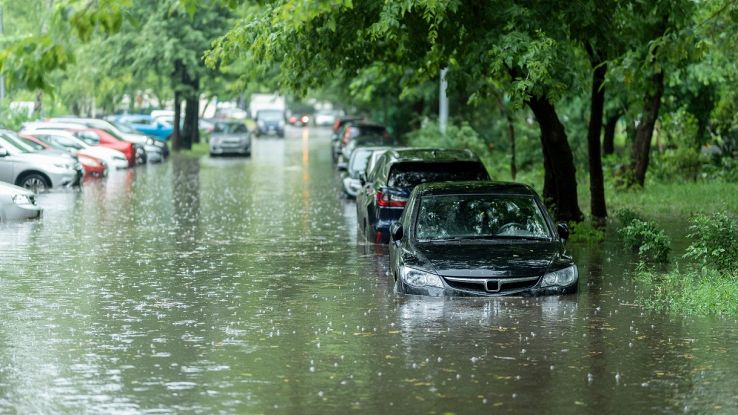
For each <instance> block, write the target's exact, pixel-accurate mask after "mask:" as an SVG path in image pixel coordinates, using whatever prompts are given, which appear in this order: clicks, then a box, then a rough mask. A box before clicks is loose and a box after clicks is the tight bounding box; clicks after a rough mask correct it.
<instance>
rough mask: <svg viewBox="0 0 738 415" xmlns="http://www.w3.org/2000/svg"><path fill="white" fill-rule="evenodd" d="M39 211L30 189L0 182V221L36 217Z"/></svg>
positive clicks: (38, 215)
mask: <svg viewBox="0 0 738 415" xmlns="http://www.w3.org/2000/svg"><path fill="white" fill-rule="evenodd" d="M41 212H43V209H41V208H40V207H39V206H38V205H37V204H36V195H35V194H34V193H33V192H32V191H30V190H28V189H24V188H22V187H18V186H14V185H12V184H8V183H3V182H0V222H6V221H9V220H21V219H33V218H38V217H40V216H41Z"/></svg>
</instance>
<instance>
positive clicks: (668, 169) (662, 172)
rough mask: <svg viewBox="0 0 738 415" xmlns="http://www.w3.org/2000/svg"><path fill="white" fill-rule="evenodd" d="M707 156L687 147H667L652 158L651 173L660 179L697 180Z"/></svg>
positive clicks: (707, 158)
mask: <svg viewBox="0 0 738 415" xmlns="http://www.w3.org/2000/svg"><path fill="white" fill-rule="evenodd" d="M709 161H710V160H709V157H708V156H705V155H703V154H700V152H699V151H697V150H695V149H694V148H689V147H678V148H676V149H669V150H667V151H666V152H664V153H663V154H661V155H660V156H659V157H656V158H654V163H653V169H652V170H653V174H654V176H655V177H656V178H658V179H660V180H662V181H670V180H691V181H695V180H697V179H698V178H699V177H700V176H701V174H702V166H703V165H704V164H706V163H708V162H709Z"/></svg>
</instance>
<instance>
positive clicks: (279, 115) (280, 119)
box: [254, 109, 284, 138]
mask: <svg viewBox="0 0 738 415" xmlns="http://www.w3.org/2000/svg"><path fill="white" fill-rule="evenodd" d="M254 133H255V134H256V136H257V137H261V136H262V135H272V134H274V135H276V136H277V137H280V138H284V111H282V110H267V109H265V110H261V111H259V112H257V113H256V128H255V130H254Z"/></svg>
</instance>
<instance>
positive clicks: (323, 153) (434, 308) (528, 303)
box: [0, 130, 738, 414]
mask: <svg viewBox="0 0 738 415" xmlns="http://www.w3.org/2000/svg"><path fill="white" fill-rule="evenodd" d="M310 134H311V135H308V130H304V131H300V130H294V131H292V134H291V135H290V136H288V138H287V139H286V140H277V139H263V140H258V141H256V142H255V144H254V153H253V159H251V160H243V159H216V160H211V159H209V158H207V157H204V158H202V159H199V160H197V159H173V160H170V161H168V162H167V163H165V164H164V165H161V166H149V167H147V168H142V169H136V170H133V171H128V172H123V173H120V174H115V175H113V176H111V177H109V178H108V179H107V181H105V182H93V183H90V184H88V185H87V186H85V187H84V188H83V189H82V191H81V192H69V193H56V194H48V195H44V196H43V197H42V199H41V203H42V204H43V205H44V206H45V208H46V212H45V216H44V218H43V219H42V220H40V221H37V222H26V223H11V224H0V315H1V316H2V317H1V320H0V412H2V413H16V412H17V413H75V414H76V413H85V412H87V413H111V412H122V413H139V412H144V413H203V414H213V413H289V414H303V413H315V414H326V413H335V414H345V413H350V412H357V413H401V414H408V413H438V414H442V413H445V412H455V413H464V414H466V413H503V412H506V413H557V414H558V413H624V414H631V413H675V412H679V413H682V412H697V413H715V412H718V413H720V412H722V413H736V412H738V321H736V320H726V319H717V318H682V317H679V316H669V315H662V314H654V313H649V312H646V311H644V310H642V309H641V308H639V307H637V306H635V305H634V296H635V293H636V290H637V287H634V286H633V282H632V281H631V280H630V278H628V277H627V276H626V275H625V273H626V271H627V270H628V269H630V268H631V265H629V264H630V262H631V259H630V257H629V256H628V255H627V254H626V253H624V252H623V251H622V249H620V247H619V243H618V242H617V241H615V240H612V241H608V242H606V243H605V244H604V246H597V245H593V246H588V245H580V246H572V247H571V248H572V250H573V251H574V253H575V256H576V258H577V260H578V264H579V266H580V274H581V281H580V292H579V294H577V295H573V296H567V297H547V298H538V299H518V298H509V299H499V300H493V299H492V300H490V299H466V298H465V299H446V300H433V299H426V298H411V297H399V296H398V295H396V294H395V293H394V292H393V289H392V284H391V283H390V281H389V278H388V277H387V276H386V274H385V273H386V257H385V256H384V255H385V251H384V250H383V249H382V248H380V247H375V246H371V245H369V246H367V245H363V244H360V243H359V244H357V241H356V230H355V224H354V215H355V211H354V206H353V205H352V204H351V203H350V202H346V201H344V200H342V199H341V197H340V192H339V189H338V183H337V181H336V180H335V177H334V172H333V170H332V168H331V162H330V156H329V150H328V138H327V135H326V134H325V133H322V134H321V133H318V132H316V131H312V132H310Z"/></svg>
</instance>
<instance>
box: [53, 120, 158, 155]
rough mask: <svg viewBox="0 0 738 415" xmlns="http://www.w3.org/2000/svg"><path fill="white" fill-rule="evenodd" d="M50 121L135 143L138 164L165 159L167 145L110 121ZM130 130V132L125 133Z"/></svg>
mask: <svg viewBox="0 0 738 415" xmlns="http://www.w3.org/2000/svg"><path fill="white" fill-rule="evenodd" d="M49 121H51V122H53V123H65V124H77V125H82V126H84V127H86V128H96V129H99V130H103V131H105V132H107V133H108V134H110V135H112V136H113V137H115V138H118V139H120V140H124V141H128V142H129V143H133V144H134V147H135V148H136V163H137V164H144V163H146V161H147V160H149V159H151V161H159V160H163V159H164V148H165V147H166V143H163V142H159V141H157V140H154V139H152V138H149V137H147V136H145V135H143V134H141V133H138V132H137V131H135V130H133V129H132V128H130V127H126V126H125V125H123V124H113V123H111V122H110V121H106V120H100V119H97V118H76V117H55V118H51V119H50V120H49ZM125 129H128V131H123V130H125Z"/></svg>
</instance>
